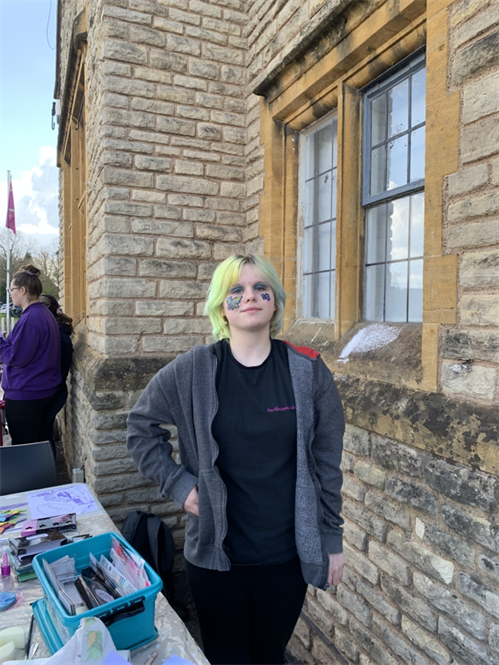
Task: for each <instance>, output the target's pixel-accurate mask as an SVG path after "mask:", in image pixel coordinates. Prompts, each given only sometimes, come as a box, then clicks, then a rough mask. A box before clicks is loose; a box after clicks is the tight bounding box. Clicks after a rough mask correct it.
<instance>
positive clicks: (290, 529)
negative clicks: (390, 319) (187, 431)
mask: <svg viewBox="0 0 499 665" xmlns="http://www.w3.org/2000/svg"><path fill="white" fill-rule="evenodd" d="M217 355H218V366H217V378H216V387H217V393H218V400H219V408H218V412H217V415H216V417H215V420H214V421H213V427H212V431H213V436H214V438H215V440H216V441H217V443H218V445H219V448H220V453H219V456H218V459H217V462H216V463H217V466H218V468H219V470H220V474H221V476H222V479H223V481H224V483H225V485H226V487H227V520H228V532H227V536H226V538H225V541H224V546H225V548H226V552H227V555H228V557H229V559H230V560H231V562H232V563H233V564H235V565H256V564H277V563H284V562H285V561H288V560H289V559H291V558H292V557H293V556H295V554H296V545H295V484H296V407H295V398H294V394H293V387H292V384H291V377H290V374H289V366H288V356H287V345H286V344H285V343H284V342H281V341H278V340H274V339H273V340H271V352H270V355H269V356H268V358H267V359H266V360H265V361H264V362H263V363H262V364H261V365H258V366H257V367H245V366H244V365H241V363H239V362H238V361H237V360H236V359H235V358H234V357H233V355H232V352H231V350H230V345H229V344H228V343H227V342H225V341H223V342H221V343H220V345H219V348H218V354H217Z"/></svg>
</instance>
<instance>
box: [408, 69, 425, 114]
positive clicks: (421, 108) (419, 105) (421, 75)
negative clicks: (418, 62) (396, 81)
mask: <svg viewBox="0 0 499 665" xmlns="http://www.w3.org/2000/svg"><path fill="white" fill-rule="evenodd" d="M411 102H412V103H411V125H412V126H413V127H414V125H419V124H420V123H422V122H424V121H425V117H426V69H420V70H419V72H416V73H415V74H414V76H413V77H412V100H411Z"/></svg>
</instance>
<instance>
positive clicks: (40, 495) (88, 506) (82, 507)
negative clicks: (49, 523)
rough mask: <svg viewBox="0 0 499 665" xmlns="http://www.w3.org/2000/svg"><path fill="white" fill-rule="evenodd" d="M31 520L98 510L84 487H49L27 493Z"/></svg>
mask: <svg viewBox="0 0 499 665" xmlns="http://www.w3.org/2000/svg"><path fill="white" fill-rule="evenodd" d="M27 497H28V503H29V509H30V511H31V519H37V518H40V517H41V518H43V517H54V516H56V515H63V514H66V513H76V514H77V515H81V514H82V513H91V512H94V511H96V510H99V508H98V506H97V504H96V503H95V500H94V498H93V496H92V494H91V493H90V490H89V489H88V487H87V486H86V485H83V484H82V485H70V486H69V487H50V488H48V489H46V490H37V491H36V492H28V493H27Z"/></svg>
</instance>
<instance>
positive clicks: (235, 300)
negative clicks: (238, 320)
mask: <svg viewBox="0 0 499 665" xmlns="http://www.w3.org/2000/svg"><path fill="white" fill-rule="evenodd" d="M242 299H243V297H242V296H227V298H226V300H225V302H226V303H227V309H230V310H232V309H239V305H240V304H241V300H242Z"/></svg>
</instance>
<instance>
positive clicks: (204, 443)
mask: <svg viewBox="0 0 499 665" xmlns="http://www.w3.org/2000/svg"><path fill="white" fill-rule="evenodd" d="M285 300H286V296H285V292H284V289H283V287H282V285H281V283H280V281H279V278H278V276H277V273H276V271H275V269H274V267H273V266H272V264H271V263H270V262H268V261H267V260H265V259H263V258H261V257H258V256H254V255H251V254H250V255H248V256H232V257H230V258H228V259H226V260H225V261H224V262H223V263H222V264H220V265H219V266H218V268H217V269H216V271H215V273H214V276H213V279H212V282H211V286H210V290H209V294H208V299H207V303H206V313H207V314H208V316H209V317H210V319H211V322H212V325H213V334H214V336H215V339H218V340H219V341H218V342H217V343H215V344H213V345H207V346H197V347H195V348H193V349H192V350H191V351H189V352H187V353H185V354H183V355H181V356H179V357H177V358H176V359H175V360H174V361H173V362H172V363H170V364H169V365H167V366H166V367H164V368H163V369H162V370H160V372H158V374H157V375H156V376H155V377H154V378H153V379H152V380H151V382H150V383H149V385H148V386H147V388H146V389H145V391H144V392H143V394H142V395H141V397H140V398H139V400H138V401H137V403H136V405H135V406H134V408H133V409H132V411H131V412H130V415H129V418H128V448H129V451H130V453H131V455H132V457H133V458H134V460H135V462H136V463H137V466H138V468H139V470H140V471H141V473H142V474H143V475H144V476H146V477H147V478H152V479H153V480H155V481H156V482H157V483H158V484H159V485H160V491H161V494H162V495H164V496H169V497H172V498H173V499H174V500H175V501H176V502H177V503H178V504H179V505H180V506H183V507H184V509H185V510H186V512H187V522H186V532H185V549H184V554H185V559H186V570H187V577H188V581H189V584H190V587H191V592H192V595H193V599H194V602H195V605H196V609H197V611H198V616H199V622H200V627H201V634H202V638H203V645H204V650H205V654H206V656H207V658H208V660H209V661H210V662H211V663H212V664H214V665H216V664H231V665H234V664H235V663H238V664H241V663H266V664H267V665H268V664H269V663H283V662H284V652H285V647H286V644H287V642H288V640H289V638H290V637H291V634H292V632H293V629H294V626H295V624H296V621H297V620H298V617H299V614H300V611H301V607H302V604H303V600H304V597H305V592H306V586H307V583H308V584H312V585H314V586H316V587H319V588H327V586H328V585H332V584H338V582H339V580H340V579H341V576H342V570H343V565H344V558H343V554H342V529H341V524H342V521H343V520H342V519H341V517H340V508H341V497H340V489H341V482H342V476H341V471H340V461H341V452H342V438H343V432H344V417H343V410H342V406H341V402H340V399H339V396H338V392H337V390H336V387H335V385H334V381H333V377H332V375H331V373H330V371H329V370H328V369H327V367H326V365H325V364H324V362H323V361H322V359H321V358H320V357H319V355H318V354H317V353H315V352H314V351H312V350H311V349H306V348H295V347H293V346H292V345H289V344H286V343H285V342H282V341H279V340H277V339H275V336H276V335H277V334H278V333H279V332H280V330H281V327H282V320H283V314H284V305H285ZM168 423H172V424H174V425H175V426H176V427H177V430H178V442H179V450H180V463H179V464H177V463H176V462H175V461H174V460H173V459H172V456H171V453H172V446H171V444H170V443H169V442H168V439H169V436H170V434H169V432H168V431H167V430H165V429H164V428H163V427H161V425H162V424H168Z"/></svg>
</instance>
